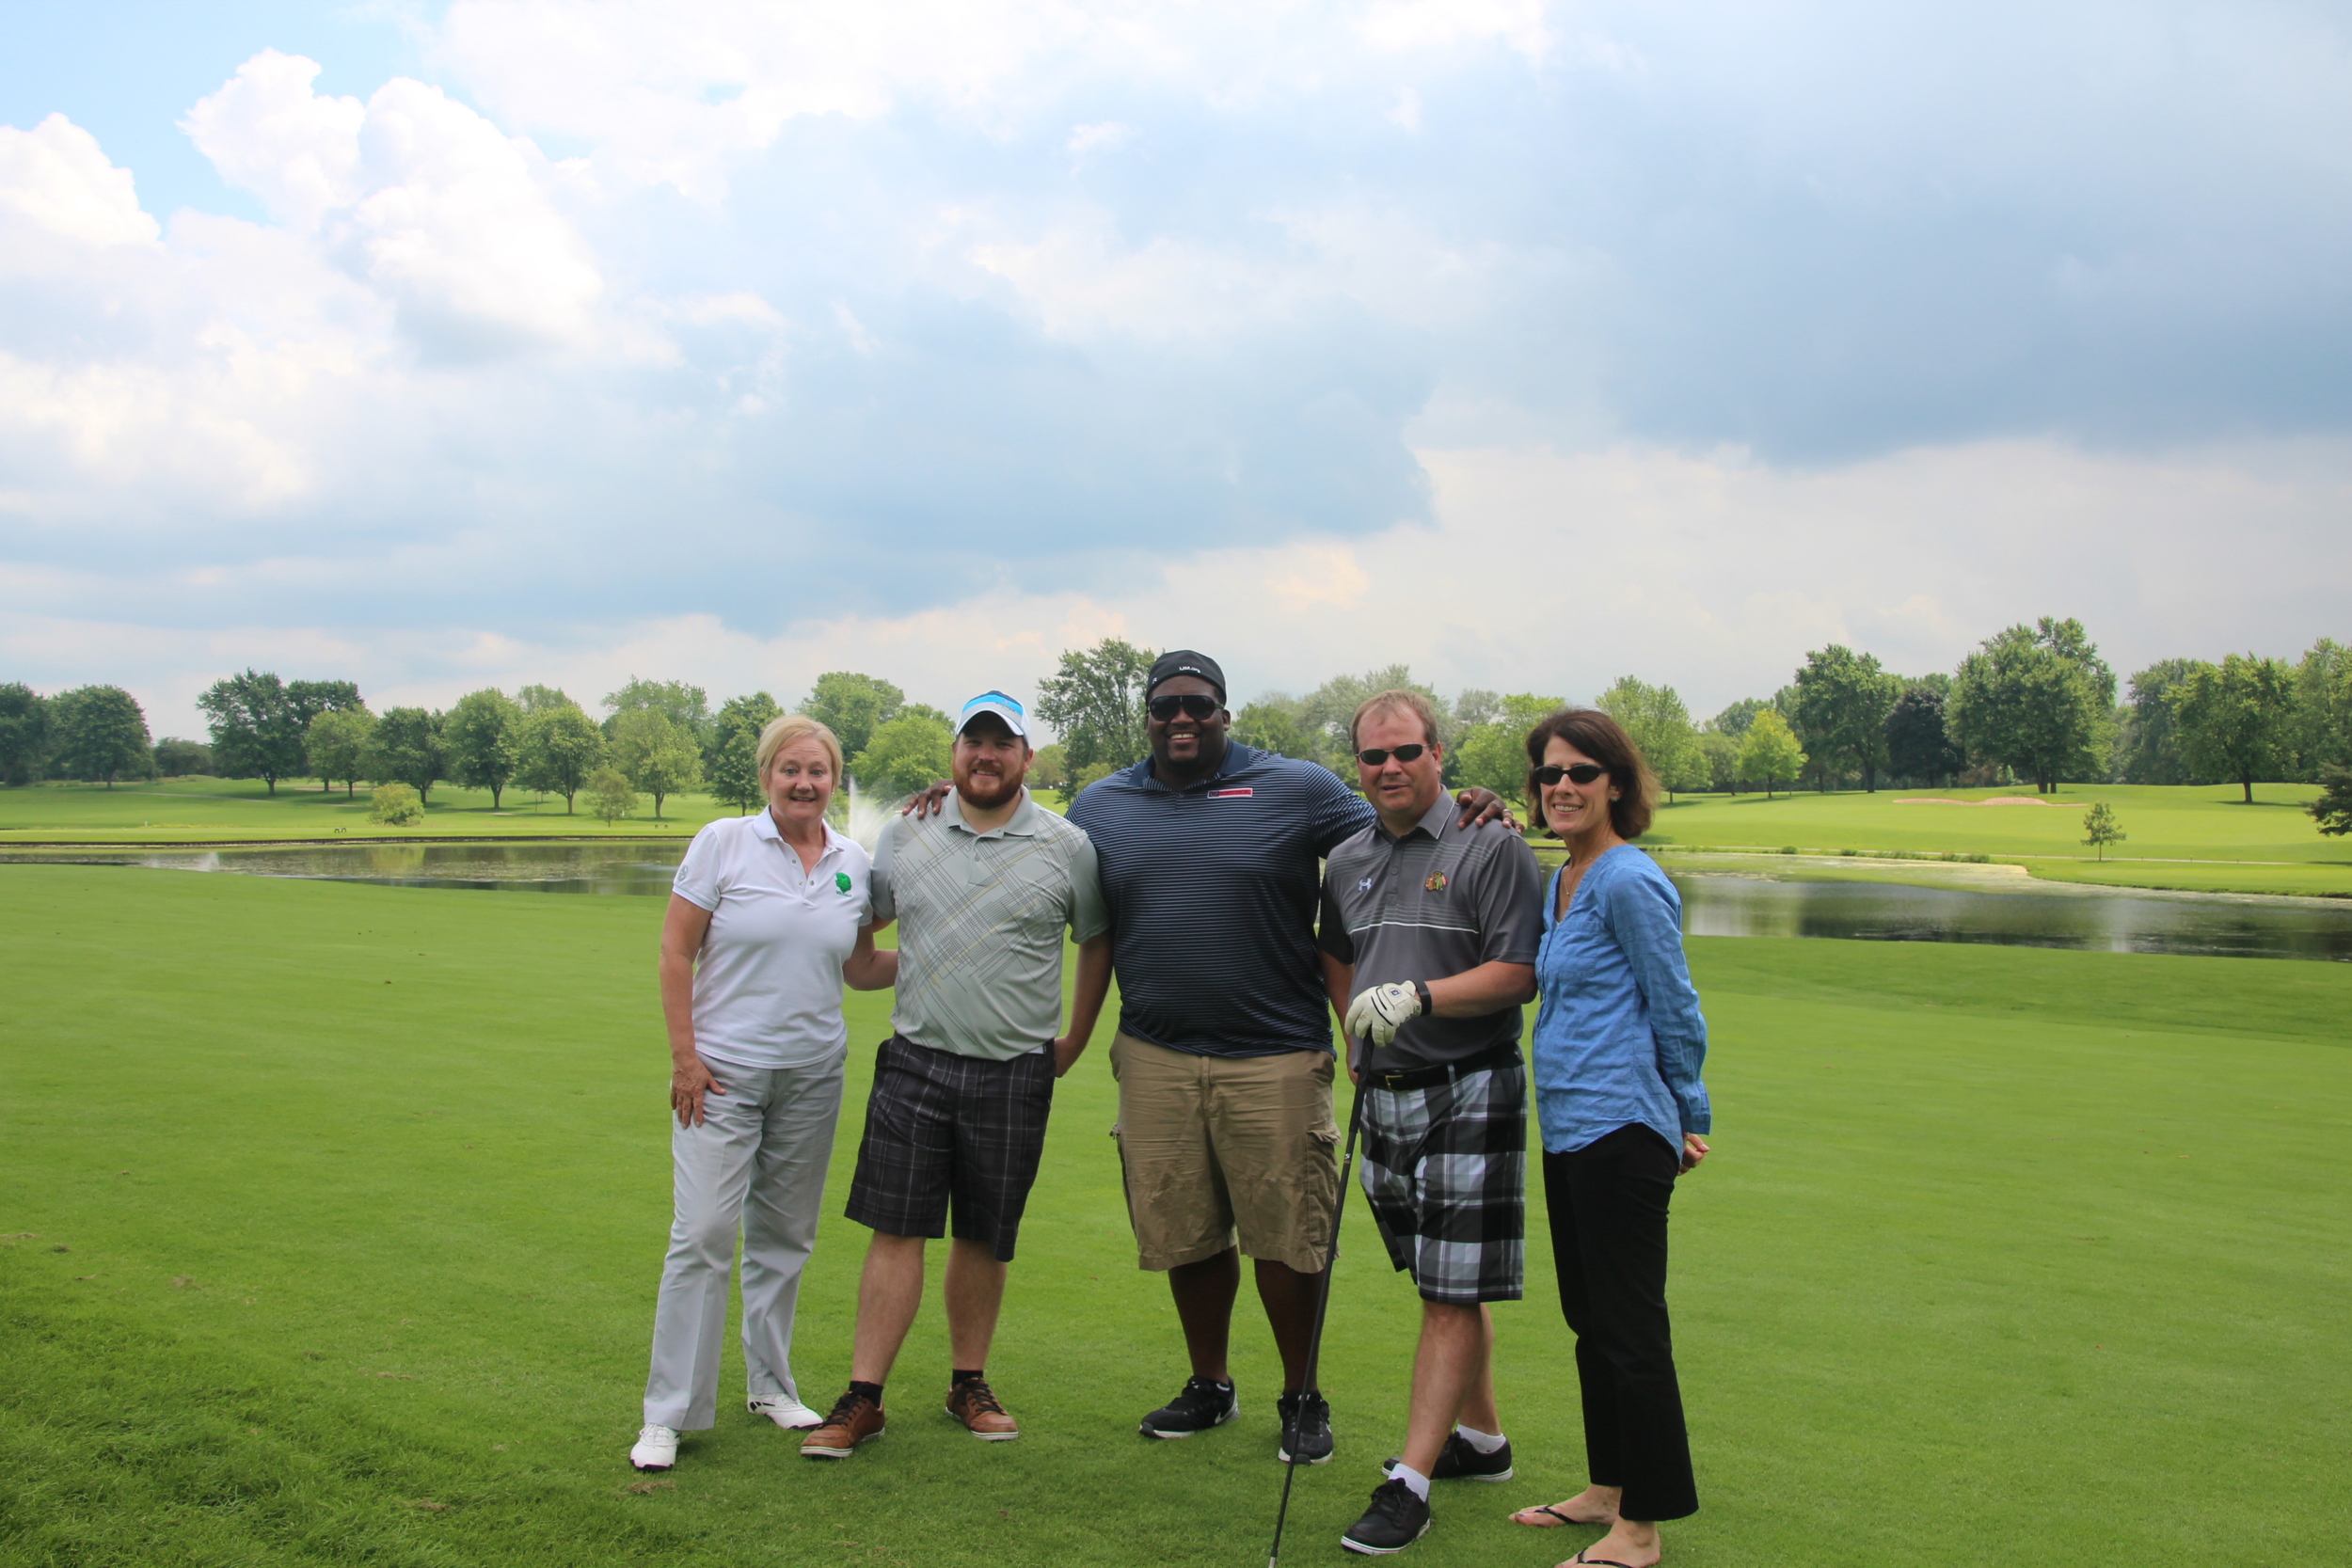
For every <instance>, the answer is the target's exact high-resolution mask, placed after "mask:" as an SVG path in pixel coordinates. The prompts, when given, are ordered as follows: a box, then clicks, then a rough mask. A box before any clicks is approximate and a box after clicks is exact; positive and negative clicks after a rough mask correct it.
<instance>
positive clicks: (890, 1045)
mask: <svg viewBox="0 0 2352 1568" xmlns="http://www.w3.org/2000/svg"><path fill="white" fill-rule="evenodd" d="M1053 1108H1054V1053H1053V1052H1051V1051H1050V1050H1049V1051H1043V1052H1035V1051H1033V1052H1030V1053H1027V1054H1025V1055H1021V1056H1015V1057H1013V1058H1012V1059H1011V1060H1010V1061H1008V1062H997V1061H987V1060H983V1059H982V1058H980V1057H977V1056H959V1055H957V1054H955V1053H953V1052H948V1051H933V1050H930V1049H929V1048H928V1047H925V1046H920V1045H917V1044H915V1043H914V1041H913V1040H909V1039H902V1038H900V1037H898V1036H897V1035H893V1036H891V1037H890V1038H888V1039H886V1040H884V1041H882V1049H881V1050H880V1051H878V1052H876V1053H875V1055H874V1087H873V1091H872V1092H871V1093H870V1094H868V1095H867V1096H866V1136H865V1139H864V1140H863V1141H862V1142H860V1143H859V1145H858V1147H857V1175H856V1176H854V1177H852V1178H851V1179H850V1206H849V1208H848V1209H847V1210H846V1211H845V1212H846V1213H847V1214H848V1216H849V1217H850V1219H853V1220H855V1221H857V1222H858V1224H860V1225H865V1226H871V1227H873V1228H874V1229H876V1230H879V1231H881V1232H882V1233H883V1234H884V1235H886V1236H938V1235H942V1234H945V1233H946V1228H947V1214H948V1211H949V1209H950V1208H952V1209H953V1210H954V1212H955V1232H954V1234H955V1236H956V1239H957V1240H958V1241H966V1242H985V1243H988V1245H989V1246H990V1247H991V1248H992V1249H993V1251H994V1253H995V1255H996V1260H997V1261H998V1262H1000V1263H1009V1262H1011V1261H1012V1244H1013V1242H1014V1240H1015V1238H1016V1237H1017V1236H1018V1235H1019V1234H1020V1231H1021V1212H1022V1210H1023V1209H1025V1207H1027V1205H1028V1201H1029V1187H1030V1185H1031V1184H1032V1183H1033V1182H1035V1181H1036V1180H1037V1165H1038V1157H1039V1155H1040V1154H1041V1152H1043V1150H1044V1148H1045V1118H1046V1116H1047V1114H1048V1113H1049V1112H1051V1111H1052V1110H1053Z"/></svg>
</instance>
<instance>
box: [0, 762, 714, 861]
mask: <svg viewBox="0 0 2352 1568" xmlns="http://www.w3.org/2000/svg"><path fill="white" fill-rule="evenodd" d="M368 810H369V802H368V791H367V790H366V789H365V788H362V789H360V790H359V791H358V794H356V795H352V796H345V795H344V794H343V792H342V787H341V786H340V785H339V786H337V787H336V788H335V789H333V790H331V791H330V790H322V789H320V788H319V785H318V781H317V780H316V779H310V780H298V779H280V780H279V781H278V792H277V793H276V794H275V795H273V794H271V793H270V792H269V791H268V790H267V789H265V788H264V787H263V786H262V784H261V782H260V781H259V780H255V779H197V778H189V779H154V780H147V781H133V782H130V783H126V784H117V785H115V786H114V788H112V789H108V788H106V787H105V786H104V785H103V784H39V785H35V786H32V787H29V788H21V789H0V847H5V846H7V845H8V844H27V843H46V842H56V841H65V842H71V843H75V844H192V843H194V844H223V843H231V842H235V841H238V840H245V839H256V840H270V839H304V838H321V839H325V838H392V839H403V838H408V839H413V838H476V837H501V838H538V837H543V836H548V835H556V836H564V837H579V838H603V837H616V838H627V837H642V836H644V835H645V834H648V833H656V834H663V835H668V834H677V835H679V836H686V835H691V833H692V832H693V831H694V830H695V829H696V828H699V827H701V826H702V825H703V824H704V823H706V822H707V821H709V820H710V819H711V818H712V817H714V816H734V815H735V808H734V807H733V806H723V805H721V804H719V803H718V802H717V801H715V800H711V799H710V798H709V797H708V796H707V795H674V796H671V797H670V798H669V799H667V800H664V801H663V802H662V803H661V820H660V821H659V822H657V821H655V820H654V816H653V800H652V798H651V797H647V798H645V799H644V801H643V803H642V804H640V805H639V807H638V809H637V810H636V811H635V812H633V813H632V814H630V815H629V816H625V817H623V818H621V820H620V821H618V822H616V823H614V824H612V826H610V827H607V826H606V825H605V824H604V823H602V822H600V821H598V820H597V819H596V817H594V816H590V815H589V812H588V802H587V800H586V799H585V798H584V797H583V798H582V799H581V800H580V802H579V809H578V810H577V811H575V812H573V813H572V814H570V815H568V816H567V815H565V813H564V798H563V797H562V796H560V795H550V796H548V797H547V798H545V799H544V800H541V799H535V798H533V797H532V795H531V794H529V793H528V792H527V791H524V790H520V789H509V790H508V791H506V794H505V808H504V809H503V810H501V811H493V810H492V809H491V807H490V792H489V791H488V790H486V789H460V788H458V787H457V786H456V785H455V784H435V785H434V786H433V799H432V800H431V801H430V802H428V803H427V805H426V807H425V818H424V821H423V822H422V823H421V824H420V825H419V826H417V827H414V828H388V827H384V826H382V825H380V824H377V823H373V822H370V821H369V820H368Z"/></svg>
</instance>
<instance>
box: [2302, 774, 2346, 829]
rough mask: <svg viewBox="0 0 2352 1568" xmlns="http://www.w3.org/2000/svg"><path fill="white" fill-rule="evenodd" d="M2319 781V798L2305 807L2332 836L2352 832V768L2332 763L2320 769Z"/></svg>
mask: <svg viewBox="0 0 2352 1568" xmlns="http://www.w3.org/2000/svg"><path fill="white" fill-rule="evenodd" d="M2319 782H2320V785H2321V789H2320V794H2319V799H2318V800H2313V801H2312V802H2311V803H2310V804H2309V805H2306V806H2305V807H2304V808H2303V809H2304V810H2305V811H2307V812H2309V813H2311V814H2312V819H2313V820H2314V821H2316V822H2317V823H2318V824H2319V831H2320V832H2323V833H2327V834H2329V835H2330V836H2341V835H2343V834H2344V833H2352V768H2339V767H2337V766H2336V765H2335V764H2333V763H2330V764H2328V766H2327V767H2326V768H2321V769H2320V773H2319Z"/></svg>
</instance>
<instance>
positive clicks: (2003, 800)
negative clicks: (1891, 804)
mask: <svg viewBox="0 0 2352 1568" xmlns="http://www.w3.org/2000/svg"><path fill="white" fill-rule="evenodd" d="M1895 803H1896V804H1897V805H1899V806H2046V805H2048V804H2049V803H2050V802H2049V801H2047V800H2037V799H2036V798H2035V797H2033V796H2031V795H1994V796H1988V797H1987V798H1986V799H1984V800H1953V799H1952V798H1951V797H1950V796H1948V795H1906V796H1904V797H1903V798H1902V799H1901V800H1898V801H1896V802H1895Z"/></svg>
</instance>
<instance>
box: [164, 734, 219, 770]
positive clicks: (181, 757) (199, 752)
mask: <svg viewBox="0 0 2352 1568" xmlns="http://www.w3.org/2000/svg"><path fill="white" fill-rule="evenodd" d="M212 770H213V749H212V748H211V747H210V746H207V745H205V744H203V742H201V741H197V740H183V739H181V738H179V737H178V736H168V735H167V736H164V737H163V738H162V739H161V740H158V741H157V742H155V771H156V772H158V773H160V774H162V775H163V776H164V777H165V778H167V779H179V778H185V777H187V776H189V775H191V774H197V775H201V774H205V773H210V772H211V771H212Z"/></svg>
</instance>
